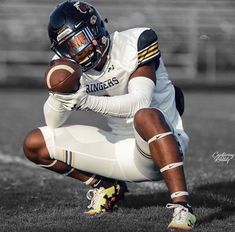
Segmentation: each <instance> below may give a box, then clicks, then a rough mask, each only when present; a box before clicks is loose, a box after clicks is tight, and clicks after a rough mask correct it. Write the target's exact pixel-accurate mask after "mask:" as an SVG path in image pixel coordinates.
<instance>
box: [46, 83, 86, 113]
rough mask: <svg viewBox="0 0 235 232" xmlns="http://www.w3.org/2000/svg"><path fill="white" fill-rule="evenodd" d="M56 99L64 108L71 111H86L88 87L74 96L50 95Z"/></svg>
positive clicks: (82, 88) (81, 89)
mask: <svg viewBox="0 0 235 232" xmlns="http://www.w3.org/2000/svg"><path fill="white" fill-rule="evenodd" d="M49 94H50V95H51V96H53V97H54V98H55V99H57V100H58V101H60V102H61V104H62V106H63V107H64V108H65V109H66V110H69V111H75V110H82V109H85V108H86V107H85V104H86V101H87V96H88V95H87V93H86V87H85V86H84V87H81V88H80V89H79V90H78V91H77V92H75V93H72V94H58V93H51V92H50V93H49Z"/></svg>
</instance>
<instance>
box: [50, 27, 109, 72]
mask: <svg viewBox="0 0 235 232" xmlns="http://www.w3.org/2000/svg"><path fill="white" fill-rule="evenodd" d="M67 30H69V29H67ZM59 36H60V35H59ZM59 36H58V38H57V40H58V41H59V42H58V43H57V45H56V46H52V50H54V51H55V52H56V54H57V55H58V56H60V57H65V58H69V59H72V60H74V61H75V62H77V63H78V64H80V66H81V68H82V70H83V71H84V72H85V71H87V70H89V69H92V68H94V67H95V66H96V65H97V64H98V63H99V61H100V60H101V58H102V57H103V55H104V53H105V52H106V51H107V49H108V47H109V39H108V38H107V37H105V36H104V37H102V38H101V41H97V40H96V39H95V37H94V36H93V34H92V32H91V30H90V29H89V27H84V28H83V29H80V30H78V31H75V32H73V31H72V30H71V33H70V34H69V35H67V36H65V37H64V38H59Z"/></svg>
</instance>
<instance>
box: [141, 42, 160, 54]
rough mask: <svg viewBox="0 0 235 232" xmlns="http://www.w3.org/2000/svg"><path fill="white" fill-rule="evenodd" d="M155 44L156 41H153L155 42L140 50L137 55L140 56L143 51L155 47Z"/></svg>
mask: <svg viewBox="0 0 235 232" xmlns="http://www.w3.org/2000/svg"><path fill="white" fill-rule="evenodd" d="M155 44H158V41H155V42H153V43H151V44H150V45H149V46H148V47H146V48H144V49H142V50H140V51H139V52H138V53H139V54H140V53H141V52H143V51H145V50H148V49H149V48H150V47H152V46H153V45H155Z"/></svg>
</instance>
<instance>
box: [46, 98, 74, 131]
mask: <svg viewBox="0 0 235 232" xmlns="http://www.w3.org/2000/svg"><path fill="white" fill-rule="evenodd" d="M43 110H44V117H45V122H46V124H47V126H50V127H53V128H56V127H59V126H61V125H62V124H63V123H64V122H65V121H66V120H67V119H68V117H69V116H70V114H71V111H68V110H66V109H65V108H64V107H63V106H62V104H61V103H60V102H59V101H58V100H56V99H55V98H53V97H52V96H49V97H48V99H47V101H46V102H45V104H44V108H43Z"/></svg>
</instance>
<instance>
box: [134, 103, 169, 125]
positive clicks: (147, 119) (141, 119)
mask: <svg viewBox="0 0 235 232" xmlns="http://www.w3.org/2000/svg"><path fill="white" fill-rule="evenodd" d="M163 121H164V116H163V114H162V113H161V112H160V111H159V110H158V109H155V108H143V109H140V110H138V111H137V112H136V114H135V117H134V123H135V127H136V128H143V127H145V126H148V125H149V124H150V125H151V124H152V123H154V124H155V125H156V124H161V123H162V122H163Z"/></svg>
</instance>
